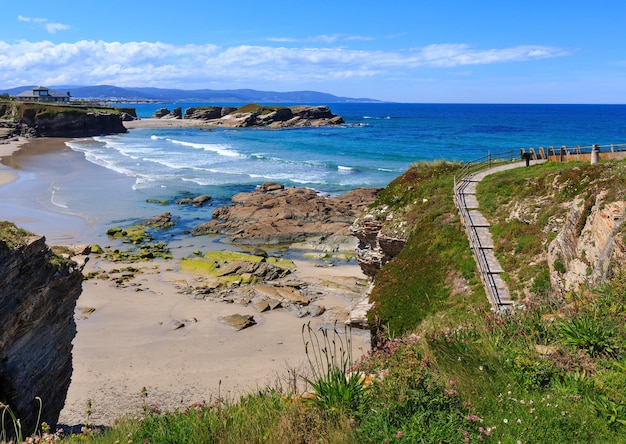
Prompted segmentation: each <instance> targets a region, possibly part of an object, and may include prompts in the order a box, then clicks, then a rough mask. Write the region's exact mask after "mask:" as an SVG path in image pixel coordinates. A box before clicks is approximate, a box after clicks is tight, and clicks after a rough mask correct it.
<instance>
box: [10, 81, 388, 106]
mask: <svg viewBox="0 0 626 444" xmlns="http://www.w3.org/2000/svg"><path fill="white" fill-rule="evenodd" d="M35 86H36V85H27V86H20V87H16V88H10V89H5V90H0V94H9V95H12V96H13V95H17V94H19V93H21V92H22V91H24V90H26V89H31V88H34V87H35ZM49 88H50V89H52V90H55V91H62V92H67V91H69V93H70V95H71V96H72V97H73V98H76V99H95V100H107V101H129V102H132V101H142V102H143V101H155V102H214V103H324V104H328V103H349V102H379V100H375V99H368V98H350V97H338V96H334V95H332V94H327V93H322V92H317V91H292V92H275V91H257V90H254V89H232V90H213V89H197V90H184V89H165V88H120V87H117V86H111V85H96V86H77V85H56V86H55V85H50V86H49Z"/></svg>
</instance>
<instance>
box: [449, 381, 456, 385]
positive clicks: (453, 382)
mask: <svg viewBox="0 0 626 444" xmlns="http://www.w3.org/2000/svg"><path fill="white" fill-rule="evenodd" d="M449 384H450V385H451V386H452V387H454V386H455V385H456V381H455V380H454V379H450V382H449Z"/></svg>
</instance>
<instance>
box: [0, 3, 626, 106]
mask: <svg viewBox="0 0 626 444" xmlns="http://www.w3.org/2000/svg"><path fill="white" fill-rule="evenodd" d="M592 3H593V5H592ZM108 5H109V6H105V4H104V2H97V1H84V0H80V1H72V0H29V1H25V2H17V1H9V2H4V3H3V5H2V7H1V8H0V12H1V14H0V89H8V88H13V87H18V86H23V85H42V86H51V85H114V86H121V87H143V86H150V87H160V88H180V89H242V88H250V89H256V90H264V91H280V92H287V91H303V90H309V91H320V92H325V93H330V94H334V95H337V96H341V97H351V98H371V99H377V100H383V101H393V102H408V103H590V104H592V103H609V104H626V1H624V0H597V1H595V2H592V1H590V0H542V1H536V0H495V1H494V0H484V1H483V0H473V1H472V0H427V1H423V0H391V1H384V0H377V1H370V0H359V1H346V0H333V1H327V0H318V1H313V2H311V1H308V2H297V1H293V0H292V1H284V0H272V1H261V0H237V1H230V0H220V1H214V0H201V1H197V0H185V1H175V0H167V1H162V0H150V1H143V0H133V1H128V2H120V3H118V2H108Z"/></svg>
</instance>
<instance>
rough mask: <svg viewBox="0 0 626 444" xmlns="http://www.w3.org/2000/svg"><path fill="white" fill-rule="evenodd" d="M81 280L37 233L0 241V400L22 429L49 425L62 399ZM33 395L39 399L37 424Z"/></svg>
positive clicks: (69, 367)
mask: <svg viewBox="0 0 626 444" xmlns="http://www.w3.org/2000/svg"><path fill="white" fill-rule="evenodd" d="M7 226H8V225H6V223H4V225H3V226H2V227H0V228H2V229H7ZM13 229H15V227H13ZM15 230H16V229H15ZM82 280H83V276H82V273H81V270H80V269H79V268H78V266H77V265H76V263H74V262H72V261H69V260H64V259H62V258H59V257H57V256H54V255H53V253H52V252H51V250H50V249H49V248H48V247H47V246H46V244H45V239H44V238H43V237H40V236H29V235H28V234H25V235H24V236H23V237H22V240H21V241H20V242H13V243H8V242H7V241H6V240H0V288H1V289H2V290H1V291H0V319H2V329H0V402H2V403H5V404H8V405H9V406H10V408H11V411H12V412H13V413H14V414H15V416H16V417H17V418H19V419H20V423H21V427H22V430H23V431H24V434H28V433H31V432H32V431H33V430H35V428H36V427H38V426H40V425H41V422H46V423H48V424H49V425H50V426H51V427H52V429H53V430H54V429H55V425H56V423H57V421H58V419H59V413H60V412H61V409H62V408H63V405H64V404H65V398H66V396H67V390H68V387H69V384H70V379H71V376H72V340H73V339H74V336H75V335H76V324H75V323H74V310H75V307H76V300H77V299H78V296H79V295H80V293H81V291H82ZM36 397H39V398H40V399H41V400H42V403H43V408H42V411H41V418H40V422H39V423H37V419H38V414H39V403H38V402H37V401H36V399H35V398H36ZM5 425H6V424H5ZM9 430H12V428H9Z"/></svg>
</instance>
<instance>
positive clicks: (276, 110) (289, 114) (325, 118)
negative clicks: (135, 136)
mask: <svg viewBox="0 0 626 444" xmlns="http://www.w3.org/2000/svg"><path fill="white" fill-rule="evenodd" d="M153 117H154V118H158V119H181V118H184V119H197V120H204V121H205V122H206V123H207V125H211V126H223V127H229V128H245V127H255V126H262V127H269V128H289V127H304V126H324V125H340V124H343V123H345V122H344V120H343V118H341V117H340V116H337V115H335V114H333V113H332V112H331V111H330V109H329V108H328V107H327V106H306V105H299V106H263V105H255V104H250V105H245V106H242V107H240V108H234V107H232V106H224V107H222V106H203V107H196V108H188V109H186V110H185V113H184V115H183V114H181V109H180V107H178V108H176V109H175V110H173V111H170V110H169V109H167V108H160V109H158V110H157V111H156V112H155V113H154V115H153Z"/></svg>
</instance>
